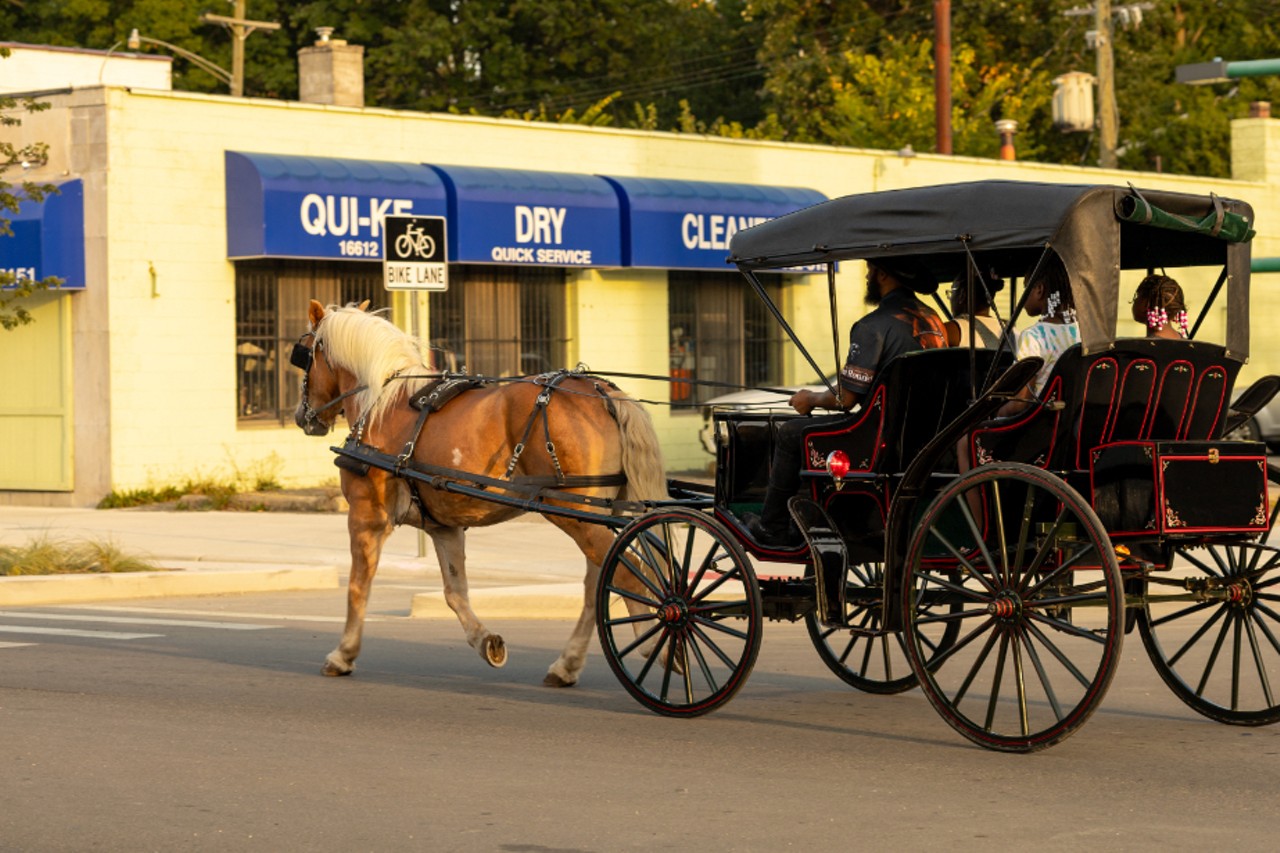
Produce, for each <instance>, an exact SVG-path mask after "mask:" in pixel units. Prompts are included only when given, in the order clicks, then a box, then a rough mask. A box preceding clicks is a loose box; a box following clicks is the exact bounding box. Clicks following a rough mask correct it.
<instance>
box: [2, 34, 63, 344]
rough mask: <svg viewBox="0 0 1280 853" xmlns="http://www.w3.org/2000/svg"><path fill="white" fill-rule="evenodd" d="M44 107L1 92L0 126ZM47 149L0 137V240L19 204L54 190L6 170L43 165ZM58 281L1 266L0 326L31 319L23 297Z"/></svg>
mask: <svg viewBox="0 0 1280 853" xmlns="http://www.w3.org/2000/svg"><path fill="white" fill-rule="evenodd" d="M8 56H9V50H8V48H4V47H0V60H3V59H4V58H6V57H8ZM47 108H48V104H39V103H36V102H34V101H31V100H29V99H21V100H19V99H15V98H10V97H6V96H4V95H0V127H16V126H17V125H20V124H21V123H22V120H21V119H19V118H17V117H16V116H14V115H13V114H12V113H13V112H14V111H15V110H19V109H21V110H27V111H30V112H34V111H38V110H42V109H47ZM48 151H49V149H48V146H47V145H45V144H44V143H38V142H37V143H31V144H28V145H15V144H14V143H12V142H9V141H8V140H4V139H0V240H4V239H10V240H11V239H13V228H12V227H10V223H11V222H12V219H11V218H10V217H11V216H12V215H13V214H15V213H17V212H18V209H19V205H20V204H22V203H23V202H26V201H31V202H36V203H39V202H41V201H43V200H44V198H45V196H46V195H48V194H49V193H51V192H57V190H56V188H54V187H53V186H51V185H49V184H38V183H35V182H34V181H20V182H19V183H18V184H16V185H15V184H12V183H9V182H8V181H6V180H5V177H4V176H5V173H6V172H8V171H9V170H10V169H12V168H14V167H18V168H27V167H32V166H39V165H43V164H44V163H45V162H46V160H47V159H48ZM15 190H16V192H15ZM61 283H62V281H61V279H58V278H54V277H49V278H44V279H41V280H39V281H36V280H33V279H31V278H28V277H25V276H24V277H22V278H18V277H17V276H16V275H15V274H14V273H11V272H8V271H7V270H3V269H0V326H3V327H4V328H5V329H6V330H11V329H14V328H17V327H18V326H21V325H24V324H26V323H30V322H31V314H30V312H28V311H27V309H26V308H25V307H23V305H22V302H23V300H25V299H26V298H28V297H29V296H31V295H32V294H34V293H37V292H39V291H42V290H46V289H48V288H50V287H56V286H57V285H59V284H61Z"/></svg>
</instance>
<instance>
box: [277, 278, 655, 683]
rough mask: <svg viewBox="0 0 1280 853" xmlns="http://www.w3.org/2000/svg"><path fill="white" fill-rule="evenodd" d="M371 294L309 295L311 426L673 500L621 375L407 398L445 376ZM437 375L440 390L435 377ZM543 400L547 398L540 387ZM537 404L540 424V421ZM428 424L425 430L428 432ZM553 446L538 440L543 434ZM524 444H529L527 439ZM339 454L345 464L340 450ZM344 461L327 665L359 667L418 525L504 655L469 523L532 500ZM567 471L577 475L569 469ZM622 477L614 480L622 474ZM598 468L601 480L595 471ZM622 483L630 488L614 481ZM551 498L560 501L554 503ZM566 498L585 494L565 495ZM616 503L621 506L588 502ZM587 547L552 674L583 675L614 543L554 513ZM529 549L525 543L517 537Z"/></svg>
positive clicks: (303, 351) (305, 341)
mask: <svg viewBox="0 0 1280 853" xmlns="http://www.w3.org/2000/svg"><path fill="white" fill-rule="evenodd" d="M367 305H368V303H367V302H365V303H361V304H360V305H354V304H350V305H346V306H342V307H339V306H335V305H330V306H328V307H325V306H323V305H321V304H320V303H319V302H317V301H315V300H311V303H310V306H309V307H308V311H307V319H308V331H307V332H306V333H304V334H303V335H302V337H301V338H300V339H299V341H298V344H297V345H296V346H295V348H294V350H295V358H294V363H295V364H296V365H297V366H298V367H300V368H302V370H303V377H302V392H301V397H300V399H299V402H298V408H297V410H296V412H295V414H294V421H295V423H296V424H297V425H298V426H299V427H300V428H301V429H302V430H303V431H304V432H305V433H307V434H308V435H327V434H328V433H329V431H330V430H331V429H332V428H333V424H334V421H335V420H336V419H337V416H338V413H339V410H341V412H342V414H343V415H344V417H345V418H346V421H347V423H348V424H350V425H352V434H351V436H350V438H349V439H348V442H351V441H353V440H354V442H355V443H356V444H358V445H364V446H367V447H371V448H373V449H375V450H380V451H382V452H385V453H389V454H392V455H393V456H399V455H401V454H402V453H405V452H406V451H408V452H409V453H410V457H409V458H411V459H412V460H413V461H414V462H416V463H419V464H420V465H424V466H433V467H434V468H435V469H449V470H450V471H451V472H457V473H458V479H459V480H462V481H464V482H465V481H466V478H467V477H468V476H471V475H478V476H480V477H486V478H501V479H502V480H504V481H511V480H513V478H515V479H519V478H523V479H525V481H526V482H528V481H529V479H530V478H533V479H534V480H535V481H536V482H557V481H558V482H566V481H567V482H569V483H570V484H572V482H573V480H574V479H575V478H576V479H577V480H578V481H579V482H580V483H581V482H591V483H609V484H610V485H589V486H582V485H568V486H565V487H563V488H560V487H558V488H557V491H560V492H572V493H575V494H580V495H588V496H592V497H593V498H601V499H613V500H615V501H623V500H626V501H632V502H635V501H651V500H661V499H663V498H665V497H666V475H665V469H664V467H663V463H662V455H661V449H660V447H659V444H658V437H657V433H656V431H655V430H654V427H653V422H652V420H651V419H650V417H649V414H648V412H646V411H645V410H644V408H643V407H642V406H641V404H640V403H639V402H637V401H635V400H634V399H632V398H631V397H629V396H627V395H626V394H624V393H623V392H622V391H621V390H619V389H617V388H616V387H615V386H613V385H612V384H611V383H608V382H606V381H604V380H602V379H600V378H598V377H592V376H589V375H583V374H578V373H576V372H575V373H563V372H562V373H560V374H546V375H543V376H537V377H522V378H519V379H516V380H514V381H506V380H504V381H502V382H491V383H482V384H479V386H478V387H472V388H469V389H467V390H464V391H462V392H461V393H459V394H458V395H457V396H456V397H453V399H451V400H449V401H448V402H445V403H443V404H442V405H441V406H440V407H439V408H438V409H432V410H430V413H429V415H424V414H422V413H420V411H418V410H415V409H414V408H413V407H412V406H411V405H410V404H409V401H411V400H413V399H414V398H415V395H417V396H418V397H420V398H421V397H423V396H425V395H426V394H427V393H429V392H430V391H431V390H432V388H439V387H440V386H439V385H438V384H435V385H431V383H439V381H440V379H441V375H440V374H438V373H431V372H429V371H428V372H426V373H424V372H423V368H424V366H425V365H424V362H423V355H422V348H421V345H420V343H419V342H418V340H417V339H416V338H414V337H412V336H411V335H409V334H407V333H405V332H403V331H401V330H400V329H398V328H396V326H394V325H393V324H392V323H391V322H389V321H388V320H387V319H385V318H384V317H383V316H381V315H380V314H378V313H368V312H367V311H366V310H365V309H366V308H367ZM429 385H430V387H428V386H429ZM544 394H545V395H546V399H545V400H543V399H541V395H544ZM535 407H540V411H539V413H538V415H539V416H538V419H539V421H540V423H539V425H538V426H537V428H536V431H534V430H532V429H531V427H533V426H534V413H535ZM419 432H421V435H419V434H418V433H419ZM544 433H545V439H546V440H545V442H543V441H538V440H532V441H528V442H527V444H526V439H528V438H530V437H531V436H536V437H538V438H541V437H543V435H544ZM518 447H521V448H522V449H519V450H518V449H517V448H518ZM339 461H342V460H339ZM339 467H340V478H341V484H342V493H343V495H344V497H346V499H347V503H348V505H349V510H348V512H347V529H348V533H349V535H350V541H351V574H350V578H349V581H348V584H347V619H346V625H345V627H344V629H343V632H342V638H341V640H340V641H339V643H338V646H337V648H335V649H334V650H333V651H332V652H330V653H329V655H328V656H327V657H326V658H325V662H324V666H323V670H322V671H323V672H324V674H325V675H329V676H342V675H350V674H351V672H352V671H353V669H354V667H355V659H356V657H357V656H358V655H359V653H360V643H361V637H362V633H363V628H364V617H365V607H366V605H367V603H368V599H369V591H370V588H371V586H372V584H373V578H374V575H375V574H376V572H377V569H378V560H379V557H380V555H381V552H382V546H383V544H384V543H385V542H386V539H387V536H388V535H390V533H391V531H392V529H393V528H394V527H396V526H397V525H401V524H408V525H411V526H413V527H417V528H419V529H421V530H424V531H425V532H426V533H427V535H428V536H430V537H431V540H432V543H433V545H434V547H435V552H436V556H437V558H438V560H439V563H440V575H441V577H442V578H443V580H444V597H445V601H446V602H447V603H448V605H449V607H450V609H452V610H453V612H454V613H455V614H456V615H457V617H458V621H459V622H460V623H461V625H462V628H463V631H464V632H465V633H466V637H467V643H468V644H469V645H470V646H471V647H472V648H473V649H475V650H477V651H478V652H479V654H480V656H481V657H482V658H483V659H484V660H485V661H486V662H487V663H488V664H489V665H490V666H494V667H500V666H502V665H504V664H505V663H506V661H507V647H506V643H505V641H504V640H503V638H502V637H500V636H499V635H497V634H494V633H491V632H490V631H489V630H488V629H487V628H485V626H484V624H483V623H482V622H481V621H480V620H479V619H478V618H477V617H476V615H475V613H474V612H473V611H472V609H471V603H470V599H469V597H468V593H467V572H466V559H465V531H466V529H467V528H468V527H483V526H488V525H492V524H498V523H500V522H503V521H508V520H510V519H512V518H515V517H516V516H518V515H521V514H523V510H521V509H519V508H515V507H511V506H507V505H503V504H500V503H496V502H493V501H486V500H483V499H480V498H474V497H470V496H468V495H462V494H457V493H453V492H449V491H446V490H442V489H438V488H431V487H429V486H428V487H424V486H423V485H422V484H421V483H418V482H410V481H409V480H406V479H405V478H403V477H398V476H396V475H395V474H394V473H393V472H392V471H387V470H382V469H380V468H377V467H372V468H369V469H368V470H367V471H365V472H362V471H360V470H352V468H356V467H358V466H348V467H342V466H341V465H340V466H339ZM565 472H569V474H570V475H576V477H575V476H569V477H566V475H565ZM617 474H621V475H622V476H612V477H611V476H608V475H617ZM593 475H595V476H593ZM619 482H622V483H623V485H616V483H619ZM547 503H550V504H557V502H556V501H555V500H548V501H547ZM559 505H562V506H570V505H571V506H574V507H575V508H580V507H579V505H578V504H570V503H565V502H560V503H559ZM588 506H589V507H592V508H591V509H588V510H587V511H592V512H601V513H608V512H610V510H611V508H613V507H614V506H615V504H614V503H612V502H608V503H605V502H600V501H597V502H595V503H592V504H588ZM547 518H548V519H549V520H550V522H551V523H552V524H554V525H556V526H557V527H558V528H560V529H561V530H563V531H564V532H565V533H566V534H568V536H569V537H570V538H571V539H572V540H573V541H574V542H575V543H576V544H577V546H578V548H579V549H580V550H581V551H582V553H583V554H584V555H585V556H586V561H587V569H586V575H585V577H584V579H583V584H584V587H585V592H584V595H583V607H582V613H581V614H580V615H579V617H578V620H577V622H576V623H575V624H574V627H573V631H572V633H571V634H570V635H569V640H568V642H567V643H566V644H565V646H564V648H563V650H562V651H561V653H560V656H559V657H558V658H557V659H556V660H555V662H554V663H552V664H551V666H550V667H549V668H548V669H547V675H546V677H545V678H544V679H543V683H544V684H546V685H548V686H551V687H569V686H572V685H573V684H576V683H577V681H578V677H579V675H580V673H581V671H582V667H583V665H584V663H585V662H586V656H587V646H588V644H589V642H590V639H591V630H592V625H593V623H594V621H595V600H596V595H595V592H596V584H597V582H598V579H599V575H600V564H601V562H602V561H603V559H604V557H605V554H606V552H607V551H608V549H609V546H610V545H611V544H612V542H613V539H614V533H613V531H612V530H611V529H610V528H609V527H607V526H605V525H601V524H598V523H589V522H586V521H582V520H579V519H577V518H573V517H566V516H560V515H548V516H547ZM517 547H518V546H517Z"/></svg>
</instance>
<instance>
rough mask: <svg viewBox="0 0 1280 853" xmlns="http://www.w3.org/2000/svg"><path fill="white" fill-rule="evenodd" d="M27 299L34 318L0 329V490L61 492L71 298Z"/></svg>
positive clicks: (66, 461) (65, 475) (67, 440)
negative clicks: (0, 382) (0, 371)
mask: <svg viewBox="0 0 1280 853" xmlns="http://www.w3.org/2000/svg"><path fill="white" fill-rule="evenodd" d="M73 298H74V297H73V296H72V295H71V294H69V293H55V294H40V295H37V296H35V297H33V298H32V299H30V300H28V301H27V304H26V307H27V310H28V311H30V312H31V316H32V317H34V318H35V322H33V323H29V324H27V325H26V326H19V327H18V328H16V329H13V330H12V331H4V330H3V329H0V365H3V366H4V377H5V378H4V390H3V392H2V393H0V447H2V448H4V452H3V453H0V489H3V490H10V491H11V490H30V491H65V492H69V491H71V489H72V486H73V483H72V474H71V450H72V448H71V300H72V299H73Z"/></svg>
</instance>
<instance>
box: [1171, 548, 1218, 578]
mask: <svg viewBox="0 0 1280 853" xmlns="http://www.w3.org/2000/svg"><path fill="white" fill-rule="evenodd" d="M1178 556H1179V557H1181V558H1182V559H1184V560H1186V561H1187V562H1188V563H1190V564H1191V565H1193V566H1195V567H1196V568H1197V569H1199V570H1200V571H1202V572H1204V573H1205V574H1206V575H1208V576H1209V577H1213V578H1220V577H1222V575H1220V574H1219V573H1218V572H1215V571H1214V570H1213V569H1212V568H1210V567H1209V566H1208V565H1206V564H1205V563H1202V562H1201V561H1199V560H1197V559H1196V558H1195V557H1193V556H1191V552H1190V551H1179V552H1178Z"/></svg>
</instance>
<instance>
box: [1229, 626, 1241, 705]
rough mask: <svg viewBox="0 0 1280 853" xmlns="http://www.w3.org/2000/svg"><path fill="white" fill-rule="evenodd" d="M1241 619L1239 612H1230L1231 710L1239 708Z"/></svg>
mask: <svg viewBox="0 0 1280 853" xmlns="http://www.w3.org/2000/svg"><path fill="white" fill-rule="evenodd" d="M1242 621H1243V620H1242V619H1241V618H1240V616H1239V614H1234V613H1233V614H1232V618H1231V622H1232V625H1231V710H1233V711H1235V710H1238V709H1239V708H1240V634H1241V633H1242V632H1241V626H1240V623H1241V622H1242Z"/></svg>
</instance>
